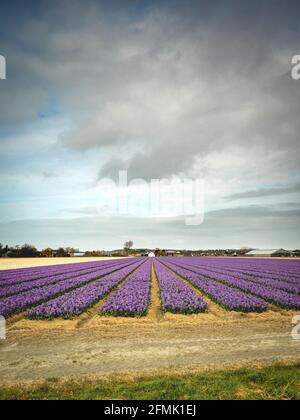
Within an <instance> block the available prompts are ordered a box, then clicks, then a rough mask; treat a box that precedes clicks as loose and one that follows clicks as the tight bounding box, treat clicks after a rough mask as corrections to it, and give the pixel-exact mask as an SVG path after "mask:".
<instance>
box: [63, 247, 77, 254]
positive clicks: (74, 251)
mask: <svg viewBox="0 0 300 420" xmlns="http://www.w3.org/2000/svg"><path fill="white" fill-rule="evenodd" d="M65 251H66V252H67V253H68V254H70V255H71V254H75V253H76V252H79V249H78V248H70V247H68V248H65Z"/></svg>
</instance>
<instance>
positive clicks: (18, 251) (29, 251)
mask: <svg viewBox="0 0 300 420" xmlns="http://www.w3.org/2000/svg"><path fill="white" fill-rule="evenodd" d="M76 251H77V250H76V249H74V248H58V249H55V250H54V249H52V248H45V249H43V250H42V251H39V250H38V249H37V248H36V247H35V246H33V245H30V244H24V245H21V246H20V245H16V246H14V247H11V246H8V245H5V246H4V245H3V244H1V243H0V258H38V257H47V258H50V257H70V256H71V254H73V253H74V252H76Z"/></svg>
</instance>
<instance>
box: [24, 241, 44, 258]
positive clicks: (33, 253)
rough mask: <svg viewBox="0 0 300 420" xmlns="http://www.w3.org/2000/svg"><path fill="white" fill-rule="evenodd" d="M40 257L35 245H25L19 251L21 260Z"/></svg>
mask: <svg viewBox="0 0 300 420" xmlns="http://www.w3.org/2000/svg"><path fill="white" fill-rule="evenodd" d="M39 255H40V253H39V251H38V250H37V249H36V247H35V246H33V245H29V244H24V245H22V246H21V248H20V250H19V256H20V257H21V258H33V257H38V256H39Z"/></svg>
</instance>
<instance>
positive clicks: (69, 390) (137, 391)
mask: <svg viewBox="0 0 300 420" xmlns="http://www.w3.org/2000/svg"><path fill="white" fill-rule="evenodd" d="M0 399H1V400H7V399H10V400H15V399H33V400H35V399H39V400H40V399H51V400H60V399H82V400H86V399H88V400H95V399H99V400H105V399H128V400H131V399H138V400H139V399H146V400H147V399H158V400H160V399H171V400H176V399H184V400H189V399H214V400H215V399H251V400H253V399H258V400H261V399H263V400H272V399H280V400H283V399H286V400H297V399H300V364H294V365H289V366H280V365H277V366H273V367H268V368H263V369H254V368H253V369H239V370H228V371H222V372H207V373H203V372H202V373H195V372H193V373H190V374H189V373H187V371H185V373H184V374H167V375H157V376H148V377H147V376H143V377H139V378H132V379H115V380H113V379H112V380H101V379H100V380H70V381H66V382H62V381H60V380H58V379H55V378H52V379H49V380H47V381H45V382H44V383H42V384H38V385H30V386H24V385H22V386H21V385H20V386H13V387H8V386H0Z"/></svg>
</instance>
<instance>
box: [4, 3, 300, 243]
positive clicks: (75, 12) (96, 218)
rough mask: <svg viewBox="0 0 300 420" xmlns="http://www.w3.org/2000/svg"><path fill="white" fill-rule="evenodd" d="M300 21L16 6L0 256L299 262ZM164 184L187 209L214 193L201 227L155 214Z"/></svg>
mask: <svg viewBox="0 0 300 420" xmlns="http://www.w3.org/2000/svg"><path fill="white" fill-rule="evenodd" d="M299 18H300V4H299V2H297V1H291V0H290V1H285V2H283V1H277V0H272V1H271V0H270V1H264V0H262V1H257V0H254V1H251V2H240V1H230V0H229V1H227V2H223V1H194V0H186V1H184V2H183V1H180V0H172V1H167V0H159V1H158V0H157V1H155V0H154V1H146V0H144V1H143V0H140V1H138V0H131V1H129V0H128V1H126V0H123V1H121V0H120V1H119V0H113V1H110V2H107V1H101V0H98V1H96V0H84V1H83V0H72V1H71V0H64V1H57V0H52V1H51V2H49V1H44V0H39V1H35V0H28V1H26V2H24V1H16V0H10V1H5V0H4V1H3V2H2V3H1V13H0V55H2V56H4V57H5V59H6V73H7V75H6V79H5V80H0V242H1V243H4V244H9V245H16V244H23V243H30V244H33V245H36V246H37V247H38V248H45V247H47V246H51V247H53V248H57V247H59V246H73V247H76V248H80V249H81V250H90V249H114V248H120V247H122V246H123V243H124V242H125V241H127V240H129V239H131V240H133V242H134V244H135V246H136V247H153V248H154V247H161V248H170V249H172V248H175V249H182V248H186V249H200V248H240V247H242V246H249V247H258V248H259V247H260V248H277V247H278V248H279V247H283V248H287V249H294V248H300V240H299V238H300V164H299V162H300V141H299V133H300V118H299V115H300V112H299V111H300V80H294V79H293V78H292V77H291V69H292V63H291V60H292V57H293V56H295V55H299V54H300V45H299V39H300V25H299ZM119 171H127V176H128V182H129V183H130V182H132V180H136V179H140V180H143V186H142V187H141V188H140V189H139V188H138V187H134V185H133V184H131V187H129V189H128V190H127V193H128V194H129V195H130V200H131V201H133V202H134V205H133V207H134V211H127V212H124V211H120V208H119V207H118V208H116V206H115V202H116V199H115V195H114V194H116V195H117V197H120V194H122V192H123V193H124V190H123V189H122V188H121V187H118V186H117V187H116V190H114V192H113V193H112V191H111V190H108V189H107V188H106V189H103V188H102V187H101V185H102V184H101V183H102V181H103V179H111V181H114V182H117V180H118V177H119ZM154 179H155V180H161V181H162V182H171V183H172V182H174V183H175V184H174V185H175V192H176V191H177V194H178V197H179V196H180V197H181V195H180V192H179V190H180V183H181V182H183V180H184V179H190V180H194V181H195V180H199V179H201V180H202V182H203V185H204V186H205V188H204V189H203V191H202V196H201V197H202V199H203V211H204V214H203V220H202V219H201V222H202V223H199V224H195V225H188V224H187V223H186V222H185V220H186V219H185V216H184V215H182V214H177V213H176V214H175V213H174V212H172V209H173V207H174V206H175V204H174V197H173V198H170V196H169V195H168V194H166V193H163V197H164V199H165V201H166V203H167V204H168V206H169V207H168V210H167V211H164V210H163V209H159V210H158V211H157V212H156V213H155V214H154V213H153V212H152V211H150V209H149V206H148V205H147V191H149V188H150V185H151V180H154ZM117 200H118V199H117ZM175 201H176V199H175ZM131 207H132V206H131ZM130 210H132V208H130Z"/></svg>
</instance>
